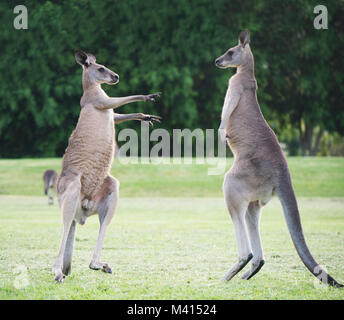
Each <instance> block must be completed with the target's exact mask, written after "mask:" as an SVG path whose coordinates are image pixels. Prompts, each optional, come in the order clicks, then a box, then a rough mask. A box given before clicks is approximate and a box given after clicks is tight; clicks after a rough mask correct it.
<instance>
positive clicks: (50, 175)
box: [43, 170, 57, 205]
mask: <svg viewBox="0 0 344 320" xmlns="http://www.w3.org/2000/svg"><path fill="white" fill-rule="evenodd" d="M56 181H57V173H56V171H55V170H46V171H45V172H44V174H43V182H44V194H45V195H46V196H48V204H49V205H52V204H54V193H55V192H56Z"/></svg>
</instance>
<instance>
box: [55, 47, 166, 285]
mask: <svg viewBox="0 0 344 320" xmlns="http://www.w3.org/2000/svg"><path fill="white" fill-rule="evenodd" d="M75 59H76V62H77V63H79V64H80V65H81V66H82V68H83V73H82V86H83V96H82V97H81V101H80V105H81V111H80V115H79V120H78V123H77V125H76V128H75V130H74V131H73V132H72V134H71V136H70V138H69V143H68V147H67V149H66V151H65V154H64V156H63V160H62V171H61V174H60V176H59V178H58V182H57V193H58V201H59V205H60V208H61V213H62V239H61V243H60V249H59V252H58V255H57V258H56V261H55V264H54V266H53V273H54V275H55V281H57V282H62V281H63V280H64V278H65V276H66V275H68V274H69V273H70V272H71V262H72V253H73V244H74V238H75V229H76V223H79V224H81V225H83V224H84V223H85V222H86V219H87V218H88V217H89V216H91V215H93V214H98V217H99V222H100V229H99V235H98V240H97V243H96V247H95V249H94V254H93V258H92V260H91V263H90V265H89V267H90V268H91V269H94V270H99V269H101V270H103V271H104V272H106V273H112V270H111V268H110V266H109V265H108V264H107V263H104V262H101V261H100V253H101V249H102V244H103V240H104V237H105V231H106V228H107V226H108V225H109V223H110V221H111V219H112V217H113V215H114V213H115V210H116V207H117V203H118V198H119V181H118V180H117V179H116V178H114V177H112V176H111V175H110V169H111V164H112V161H113V157H114V133H115V131H114V130H115V129H114V118H115V117H114V112H113V109H114V108H118V107H120V106H122V105H124V104H127V103H131V102H135V101H152V102H154V101H155V100H156V99H157V98H158V97H159V96H160V93H154V94H149V95H134V96H128V97H120V98H113V97H109V96H108V95H107V94H106V93H105V92H104V91H103V90H102V88H101V85H102V84H104V83H105V84H109V85H115V84H117V83H118V82H119V76H118V74H116V73H115V72H113V71H111V70H110V69H108V68H106V67H105V66H103V65H100V64H98V63H96V58H95V57H94V56H93V55H92V54H86V53H85V52H83V51H80V50H79V51H76V52H75ZM119 118H120V117H119ZM122 120H123V117H122ZM119 121H120V120H119Z"/></svg>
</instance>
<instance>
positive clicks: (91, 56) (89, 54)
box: [87, 53, 96, 63]
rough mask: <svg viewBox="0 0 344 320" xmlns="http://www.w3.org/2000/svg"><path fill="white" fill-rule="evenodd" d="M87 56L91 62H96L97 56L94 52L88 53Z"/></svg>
mask: <svg viewBox="0 0 344 320" xmlns="http://www.w3.org/2000/svg"><path fill="white" fill-rule="evenodd" d="M87 58H88V61H89V63H96V57H95V56H94V55H93V54H91V53H87Z"/></svg>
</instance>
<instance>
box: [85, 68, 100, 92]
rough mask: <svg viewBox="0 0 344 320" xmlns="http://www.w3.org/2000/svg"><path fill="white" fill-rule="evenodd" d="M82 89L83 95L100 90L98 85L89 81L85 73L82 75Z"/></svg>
mask: <svg viewBox="0 0 344 320" xmlns="http://www.w3.org/2000/svg"><path fill="white" fill-rule="evenodd" d="M82 89H83V90H84V93H85V92H86V91H88V90H101V87H100V84H99V83H96V82H94V81H91V79H90V77H89V75H88V73H87V72H85V71H84V72H83V73H82Z"/></svg>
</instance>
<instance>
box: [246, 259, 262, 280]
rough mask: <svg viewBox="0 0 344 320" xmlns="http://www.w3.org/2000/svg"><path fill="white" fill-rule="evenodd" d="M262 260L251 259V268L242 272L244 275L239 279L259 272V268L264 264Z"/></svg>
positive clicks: (247, 277) (250, 276)
mask: <svg viewBox="0 0 344 320" xmlns="http://www.w3.org/2000/svg"><path fill="white" fill-rule="evenodd" d="M264 263H265V261H264V260H258V261H252V264H251V269H250V270H248V271H247V272H245V273H244V275H243V276H242V277H241V279H244V280H249V279H251V278H252V277H253V276H254V275H255V274H256V273H258V272H259V270H260V269H261V268H262V266H263V265H264Z"/></svg>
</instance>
